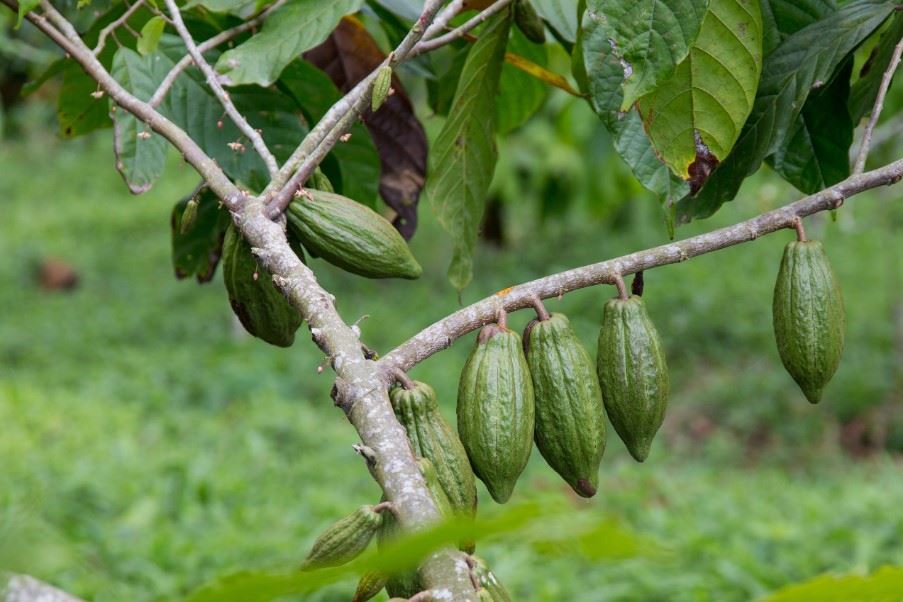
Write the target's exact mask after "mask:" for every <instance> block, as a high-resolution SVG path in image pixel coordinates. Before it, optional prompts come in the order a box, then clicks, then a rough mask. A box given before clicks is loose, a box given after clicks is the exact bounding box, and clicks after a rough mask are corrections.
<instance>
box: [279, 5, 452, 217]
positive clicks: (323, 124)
mask: <svg viewBox="0 0 903 602" xmlns="http://www.w3.org/2000/svg"><path fill="white" fill-rule="evenodd" d="M442 3H443V0H427V2H426V3H425V4H424V7H423V12H422V14H421V15H420V18H419V19H417V22H416V23H414V26H413V27H412V28H411V31H409V32H408V34H407V35H406V36H405V37H404V39H403V40H402V41H401V43H400V44H399V45H398V47H397V48H396V49H395V50H394V51H393V52H392V53H390V54H389V56H388V57H386V60H384V61H383V62H382V63H381V64H380V65H379V66H378V67H377V68H376V69H374V70H373V71H372V72H371V73H370V74H369V75H368V76H367V77H365V78H364V79H362V80H361V81H359V82H358V83H357V85H355V86H354V88H352V89H351V90H350V91H349V92H348V93H347V94H346V95H345V96H344V97H342V99H341V100H339V101H338V102H336V103H335V104H334V105H332V107H330V109H329V110H328V111H327V112H326V114H325V115H324V116H323V118H322V119H320V121H319V122H318V123H317V125H316V126H314V128H313V129H312V130H311V131H310V132H309V133H308V134H307V136H305V137H304V140H302V141H301V144H300V145H299V146H298V148H296V149H295V151H294V152H293V153H292V155H291V157H289V159H288V161H286V162H285V165H283V166H282V169H281V170H280V171H279V174H278V175H277V176H276V177H275V178H273V179H272V181H271V182H270V184H269V186H267V187H266V189H265V190H264V191H263V195H262V196H263V197H264V198H269V197H272V200H271V201H270V203H269V207H268V209H267V211H268V214H269V215H270V216H271V217H276V216H277V215H279V214H280V213H282V212H283V211H285V208H286V207H288V204H289V203H290V202H291V201H292V198H293V197H294V195H295V193H296V192H297V191H298V190H299V189H300V188H301V185H302V184H304V181H305V180H306V179H307V178H308V177H310V175H311V174H312V173H313V171H314V169H316V167H317V165H319V164H320V162H321V161H322V160H323V159H324V158H325V157H326V155H327V154H329V151H330V150H331V149H332V147H333V146H335V144H336V143H337V142H338V141H339V139H340V138H341V137H342V136H343V135H344V134H345V133H346V132H347V131H348V130H349V129H351V126H352V125H354V123H355V122H356V121H357V120H358V119H359V118H360V116H361V115H362V114H363V113H364V111H366V110H367V108H368V107H369V106H370V97H371V95H372V93H373V82H374V80H375V79H376V74H377V73H378V72H379V70H380V69H381V68H382V67H383V66H385V65H388V66H390V67H393V68H394V67H395V66H397V65H398V64H399V63H401V62H402V61H404V60H405V59H407V58H408V56H409V55H410V54H411V51H412V50H413V49H414V47H415V46H416V45H417V43H418V42H419V41H420V40H421V38H422V36H423V33H424V31H425V30H426V28H427V27H428V26H429V24H430V23H431V22H432V20H433V18H434V17H435V16H436V13H437V12H438V11H439V7H440V6H442Z"/></svg>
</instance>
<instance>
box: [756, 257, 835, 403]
mask: <svg viewBox="0 0 903 602" xmlns="http://www.w3.org/2000/svg"><path fill="white" fill-rule="evenodd" d="M772 317H773V319H774V336H775V339H776V340H777V343H778V352H779V353H780V354H781V361H783V363H784V367H785V368H786V369H787V372H789V373H790V376H792V377H793V380H795V381H796V383H797V384H798V385H799V386H800V389H802V390H803V393H804V394H805V395H806V399H808V400H809V401H810V402H812V403H818V402H819V400H821V396H822V391H823V390H824V388H825V385H827V384H828V381H829V380H831V377H832V376H834V372H835V371H836V370H837V365H838V364H839V363H840V356H841V353H843V338H844V321H845V318H844V308H843V295H842V294H841V292H840V285H839V284H838V282H837V279H836V278H835V277H834V272H833V271H832V270H831V264H830V263H829V262H828V257H827V255H826V254H825V250H824V248H823V247H822V245H821V243H820V242H818V241H815V240H809V241H804V242H791V243H789V244H788V245H787V246H786V247H785V248H784V257H783V259H782V260H781V269H780V271H779V272H778V279H777V282H776V283H775V286H774V304H773V306H772Z"/></svg>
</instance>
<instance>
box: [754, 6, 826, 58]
mask: <svg viewBox="0 0 903 602" xmlns="http://www.w3.org/2000/svg"><path fill="white" fill-rule="evenodd" d="M759 3H760V4H761V6H762V21H763V23H764V25H765V31H764V32H763V35H762V48H763V50H764V51H765V56H768V55H769V54H771V51H772V50H774V49H775V48H777V47H778V45H780V43H781V42H783V41H784V40H785V39H786V38H787V36H789V35H791V34H794V33H796V32H798V31H799V30H801V29H802V28H803V27H807V26H809V25H811V24H812V23H815V22H816V21H820V20H821V19H824V18H825V17H827V16H828V15H830V14H831V13H833V12H834V11H835V10H837V3H836V2H835V1H834V0H759Z"/></svg>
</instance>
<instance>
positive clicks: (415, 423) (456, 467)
mask: <svg viewBox="0 0 903 602" xmlns="http://www.w3.org/2000/svg"><path fill="white" fill-rule="evenodd" d="M389 399H390V400H391V402H392V409H393V410H394V411H395V417H396V418H398V421H399V422H400V423H401V425H402V426H403V427H404V428H405V431H406V432H407V434H408V440H409V441H410V442H411V447H412V448H413V449H414V453H415V454H416V455H417V456H420V457H422V458H427V459H429V460H430V461H432V463H433V466H434V468H435V471H436V476H437V478H438V480H439V484H440V485H441V486H442V489H443V491H445V494H446V495H447V496H448V499H449V501H450V502H451V504H452V508H453V509H454V511H455V512H456V513H458V514H460V515H463V516H473V514H474V513H475V512H476V507H477V487H476V481H475V480H474V476H473V470H472V469H471V468H470V461H469V460H468V459H467V452H466V451H464V446H463V445H462V444H461V440H460V439H458V436H457V435H456V434H455V431H454V430H453V429H452V427H451V425H450V424H449V423H448V422H447V421H446V420H445V418H444V417H443V416H442V412H440V411H439V403H438V401H437V399H436V392H435V391H434V390H433V388H432V387H431V386H429V385H428V384H426V383H422V382H417V381H414V382H413V383H411V388H410V389H405V388H404V387H395V388H393V389H392V390H391V391H390V392H389Z"/></svg>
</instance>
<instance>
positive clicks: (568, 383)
mask: <svg viewBox="0 0 903 602" xmlns="http://www.w3.org/2000/svg"><path fill="white" fill-rule="evenodd" d="M524 349H525V351H526V353H527V364H528V365H529V366H530V376H531V377H532V378H533V392H534V394H535V397H536V432H535V438H536V447H538V448H539V452H540V453H541V454H542V457H543V458H545V460H546V462H548V463H549V466H551V467H552V469H553V470H554V471H555V472H557V473H558V474H559V475H561V478H563V479H564V480H565V481H567V483H568V485H570V486H571V488H572V489H573V490H574V491H576V492H577V493H578V494H579V495H582V496H583V497H592V496H594V495H595V494H596V487H597V485H598V483H599V475H598V473H599V463H600V462H601V461H602V454H603V453H604V452H605V409H604V407H603V406H602V391H601V389H600V388H599V381H598V380H597V378H596V370H595V366H593V361H592V359H591V358H590V356H589V354H588V353H587V352H586V349H584V347H583V345H581V344H580V340H579V339H578V338H577V335H576V334H574V331H573V330H572V329H571V325H570V322H569V321H568V319H567V317H566V316H565V315H564V314H557V313H553V314H552V315H551V316H548V318H547V319H544V320H543V319H537V320H533V321H532V322H530V323H529V324H528V325H527V328H526V330H525V331H524Z"/></svg>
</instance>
